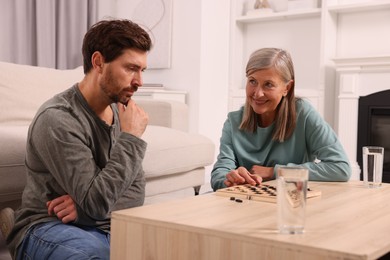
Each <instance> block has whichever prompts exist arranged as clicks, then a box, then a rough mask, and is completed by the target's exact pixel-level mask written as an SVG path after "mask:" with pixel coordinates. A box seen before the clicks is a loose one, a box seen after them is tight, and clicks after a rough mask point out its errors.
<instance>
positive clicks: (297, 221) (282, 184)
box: [277, 166, 309, 234]
mask: <svg viewBox="0 0 390 260" xmlns="http://www.w3.org/2000/svg"><path fill="white" fill-rule="evenodd" d="M308 178H309V170H308V169H306V168H304V167H288V166H285V167H279V168H278V178H277V207H278V228H279V232H280V233H282V234H301V233H303V232H304V228H305V214H306V192H307V182H308Z"/></svg>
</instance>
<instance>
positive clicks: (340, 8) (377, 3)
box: [229, 0, 390, 178]
mask: <svg viewBox="0 0 390 260" xmlns="http://www.w3.org/2000/svg"><path fill="white" fill-rule="evenodd" d="M272 1H273V0H268V2H270V3H271V5H272ZM320 2H321V3H320V4H319V6H318V8H312V9H300V10H299V9H295V10H289V11H286V12H279V13H276V12H274V13H264V14H259V15H250V16H246V15H245V13H246V9H248V8H251V7H252V6H253V3H254V0H231V2H230V3H231V8H232V9H231V17H232V19H231V25H230V26H231V46H230V72H231V73H230V79H229V93H230V99H229V109H230V110H236V109H237V108H238V107H240V106H241V105H242V104H243V103H244V101H245V66H246V62H247V60H248V58H249V55H250V54H251V53H252V52H253V51H254V50H256V49H259V48H263V47H277V48H283V49H286V50H288V51H289V52H290V53H291V55H292V58H293V61H294V67H295V76H296V84H295V91H296V94H297V95H299V96H301V97H304V98H307V99H309V100H310V101H311V102H312V103H313V105H314V106H315V107H316V108H317V109H318V111H319V112H320V113H321V114H322V115H323V116H324V118H325V120H327V121H328V122H329V123H330V125H331V126H332V127H333V128H334V129H335V130H336V133H338V134H339V136H340V140H341V142H342V143H343V145H344V147H345V148H346V150H347V154H348V156H349V157H350V161H351V162H352V164H354V162H356V143H357V140H355V137H354V135H355V131H356V129H357V125H356V126H355V123H356V122H357V118H351V115H350V114H348V109H356V108H355V107H354V106H356V104H357V101H358V99H359V97H358V96H356V93H359V91H356V89H357V88H359V89H362V91H361V93H363V92H364V93H370V91H366V90H365V89H367V88H372V91H374V89H378V88H390V85H389V84H390V83H388V82H383V83H378V82H380V81H379V80H377V79H380V78H385V79H387V78H388V77H390V75H389V69H388V63H389V57H390V0H322V1H320ZM374 71H375V73H376V74H374V73H373V72H374ZM370 77H373V78H370ZM367 82H372V83H374V82H375V85H378V84H381V85H382V86H381V87H378V86H371V84H370V83H367ZM362 84H366V85H365V86H362ZM386 84H387V85H386ZM340 85H341V87H340ZM341 88H343V89H341ZM348 88H349V89H348ZM363 90H364V91H363ZM349 93H354V95H355V96H353V95H352V94H351V95H350V97H348V98H346V95H347V96H348V95H349ZM349 100H351V102H350V103H348V102H349ZM352 100H353V101H352ZM347 103H348V104H350V105H346V104H347ZM340 107H344V108H347V111H346V112H345V111H344V112H343V113H344V114H343V115H340V113H342V111H341V110H340ZM356 116H357V115H356ZM352 117H353V116H352ZM351 132H352V134H351ZM348 133H350V134H348ZM358 174H359V173H358V172H357V173H356V172H355V177H354V178H356V177H358Z"/></svg>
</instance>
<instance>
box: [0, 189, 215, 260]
mask: <svg viewBox="0 0 390 260" xmlns="http://www.w3.org/2000/svg"><path fill="white" fill-rule="evenodd" d="M211 191H212V190H211V187H210V184H209V183H206V184H204V185H203V186H202V187H201V189H200V192H199V194H200V195H201V194H204V193H208V192H211ZM190 196H194V190H193V189H192V188H189V189H184V190H181V191H176V192H171V193H169V194H163V195H158V196H154V197H150V198H147V199H146V200H145V205H150V204H156V203H161V202H166V201H170V200H174V199H180V198H185V197H190ZM0 260H12V258H11V255H10V254H9V253H8V250H7V248H6V245H5V241H4V238H3V236H2V234H1V232H0Z"/></svg>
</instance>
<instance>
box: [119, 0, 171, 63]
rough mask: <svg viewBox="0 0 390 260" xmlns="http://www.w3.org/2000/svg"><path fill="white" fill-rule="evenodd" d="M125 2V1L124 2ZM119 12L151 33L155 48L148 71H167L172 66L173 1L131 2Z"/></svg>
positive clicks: (137, 0) (143, 0) (150, 0)
mask: <svg viewBox="0 0 390 260" xmlns="http://www.w3.org/2000/svg"><path fill="white" fill-rule="evenodd" d="M122 1H124V0H122ZM123 6H126V7H127V8H126V10H124V9H120V10H118V15H119V17H126V18H128V19H130V20H132V21H134V22H136V23H137V24H139V25H140V26H142V27H143V28H144V29H146V31H148V32H149V35H150V37H151V38H152V42H153V47H152V49H151V51H150V53H149V55H148V69H165V68H170V66H171V40H172V39H171V35H172V0H131V1H126V3H125V4H124V5H123Z"/></svg>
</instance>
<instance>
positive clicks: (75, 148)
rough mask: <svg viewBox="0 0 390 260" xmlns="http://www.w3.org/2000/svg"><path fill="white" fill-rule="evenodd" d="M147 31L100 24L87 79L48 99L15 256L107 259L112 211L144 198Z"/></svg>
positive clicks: (88, 38) (32, 136)
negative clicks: (142, 99)
mask: <svg viewBox="0 0 390 260" xmlns="http://www.w3.org/2000/svg"><path fill="white" fill-rule="evenodd" d="M150 48H151V40H150V37H149V35H148V34H147V33H146V32H145V31H144V30H143V29H141V28H140V27H139V26H138V25H137V24H135V23H133V22H131V21H128V20H110V21H101V22H98V23H97V24H95V25H94V26H92V27H91V28H90V30H89V31H88V32H87V33H86V35H85V37H84V41H83V47H82V52H83V58H84V74H85V77H84V79H83V80H82V81H81V82H79V83H77V84H75V85H74V86H72V87H71V88H70V89H68V90H66V91H64V92H63V93H60V94H58V95H56V96H55V97H53V98H52V99H50V100H49V101H47V102H46V103H44V104H43V105H42V107H41V108H40V109H39V110H38V112H37V114H36V116H35V118H34V119H33V121H32V123H31V125H30V128H29V133H28V139H27V154H26V168H27V185H26V187H25V190H24V192H23V197H22V205H21V208H20V209H18V210H17V211H16V212H15V226H14V228H13V230H12V231H11V234H10V235H9V236H8V238H7V243H8V245H9V248H10V250H11V252H12V253H13V257H14V258H15V259H22V258H23V259H25V258H29V259H109V255H110V252H109V249H110V245H109V241H110V235H109V230H110V213H111V211H113V210H118V209H123V208H129V207H135V206H141V205H142V204H143V202H144V197H145V178H144V172H143V169H142V160H143V158H144V155H145V150H146V143H145V141H143V140H142V139H141V136H142V134H143V133H144V131H145V128H146V125H147V122H148V116H147V114H146V113H145V112H144V111H143V110H142V109H141V108H139V107H138V106H137V105H136V104H135V103H134V101H133V100H132V99H131V97H132V95H133V94H134V92H135V91H137V88H138V87H139V86H141V85H142V72H143V71H144V70H145V68H146V58H147V52H148V51H149V50H150Z"/></svg>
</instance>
